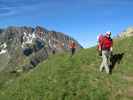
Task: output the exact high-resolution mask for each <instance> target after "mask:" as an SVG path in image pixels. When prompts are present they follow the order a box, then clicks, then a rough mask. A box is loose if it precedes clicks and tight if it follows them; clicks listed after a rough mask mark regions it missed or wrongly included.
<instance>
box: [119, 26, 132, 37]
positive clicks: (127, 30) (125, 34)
mask: <svg viewBox="0 0 133 100" xmlns="http://www.w3.org/2000/svg"><path fill="white" fill-rule="evenodd" d="M129 36H133V27H129V28H128V29H126V30H125V31H123V32H121V33H120V34H119V37H129Z"/></svg>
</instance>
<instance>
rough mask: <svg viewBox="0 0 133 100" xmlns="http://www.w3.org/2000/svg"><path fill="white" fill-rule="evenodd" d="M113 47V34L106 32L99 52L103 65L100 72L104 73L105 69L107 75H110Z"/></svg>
mask: <svg viewBox="0 0 133 100" xmlns="http://www.w3.org/2000/svg"><path fill="white" fill-rule="evenodd" d="M112 45H113V41H112V39H111V32H106V35H105V36H103V38H102V40H101V42H100V45H99V51H100V52H101V54H102V59H103V61H102V63H101V66H100V72H102V71H103V68H105V70H106V73H107V74H109V73H110V68H109V67H110V57H111V54H112Z"/></svg>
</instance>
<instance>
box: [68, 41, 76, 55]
mask: <svg viewBox="0 0 133 100" xmlns="http://www.w3.org/2000/svg"><path fill="white" fill-rule="evenodd" d="M69 48H70V49H71V55H72V56H73V55H74V54H75V51H76V44H75V42H74V41H72V42H71V43H70V44H69Z"/></svg>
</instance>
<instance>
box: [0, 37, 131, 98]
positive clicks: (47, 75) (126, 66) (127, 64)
mask: <svg viewBox="0 0 133 100" xmlns="http://www.w3.org/2000/svg"><path fill="white" fill-rule="evenodd" d="M132 43H133V39H132V37H130V38H125V39H122V40H115V41H114V53H115V54H119V53H124V56H123V58H122V60H121V62H120V64H118V63H116V65H115V67H114V69H113V74H112V75H107V74H106V73H105V72H103V73H100V72H99V66H100V63H101V58H100V57H99V56H98V55H97V53H96V48H95V47H94V48H90V49H86V50H81V51H79V52H78V53H77V54H76V55H74V56H73V57H72V58H71V57H70V55H69V54H59V55H55V56H51V57H49V58H48V60H47V61H46V62H44V63H42V64H40V65H39V66H38V67H37V68H36V69H34V70H33V71H32V72H29V73H27V74H24V75H22V76H21V77H19V78H17V80H15V81H13V82H12V83H11V84H8V85H6V86H5V88H3V89H1V90H0V100H132V99H133V95H129V94H131V93H132V91H131V90H130V89H132V83H133V82H132V81H130V80H127V79H125V77H129V76H130V77H133V74H132V72H133V67H132V56H133V50H132V49H133V46H132Z"/></svg>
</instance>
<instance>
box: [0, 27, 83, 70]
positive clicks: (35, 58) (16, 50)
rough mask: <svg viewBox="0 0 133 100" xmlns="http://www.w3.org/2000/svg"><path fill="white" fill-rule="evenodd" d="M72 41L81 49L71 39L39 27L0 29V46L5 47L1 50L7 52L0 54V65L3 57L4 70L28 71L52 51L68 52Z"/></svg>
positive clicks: (77, 44) (78, 45)
mask: <svg viewBox="0 0 133 100" xmlns="http://www.w3.org/2000/svg"><path fill="white" fill-rule="evenodd" d="M37 40H39V41H37ZM72 40H73V41H75V43H76V46H77V50H79V49H80V48H82V46H81V45H80V44H79V43H78V42H77V41H76V40H74V39H73V38H72V37H70V36H67V35H65V34H64V33H61V32H56V31H49V30H47V29H45V28H43V27H40V26H37V27H36V28H32V27H25V26H23V27H8V28H6V29H0V46H1V44H3V43H5V44H6V45H7V47H6V48H3V47H1V50H3V51H4V50H5V51H7V52H6V53H4V52H3V54H0V65H1V64H2V65H3V62H2V58H1V57H2V56H3V57H4V59H5V60H6V64H4V68H5V69H7V70H9V71H12V70H17V69H30V68H32V67H35V66H36V65H37V64H38V63H40V62H42V61H43V60H45V59H47V57H48V55H50V54H52V52H53V50H55V51H56V53H59V52H67V51H69V43H70V42H71V41H72ZM0 52H1V51H0ZM27 66H28V68H27ZM0 67H1V66H0ZM25 67H26V68H25ZM4 68H3V67H2V68H0V69H4Z"/></svg>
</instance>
